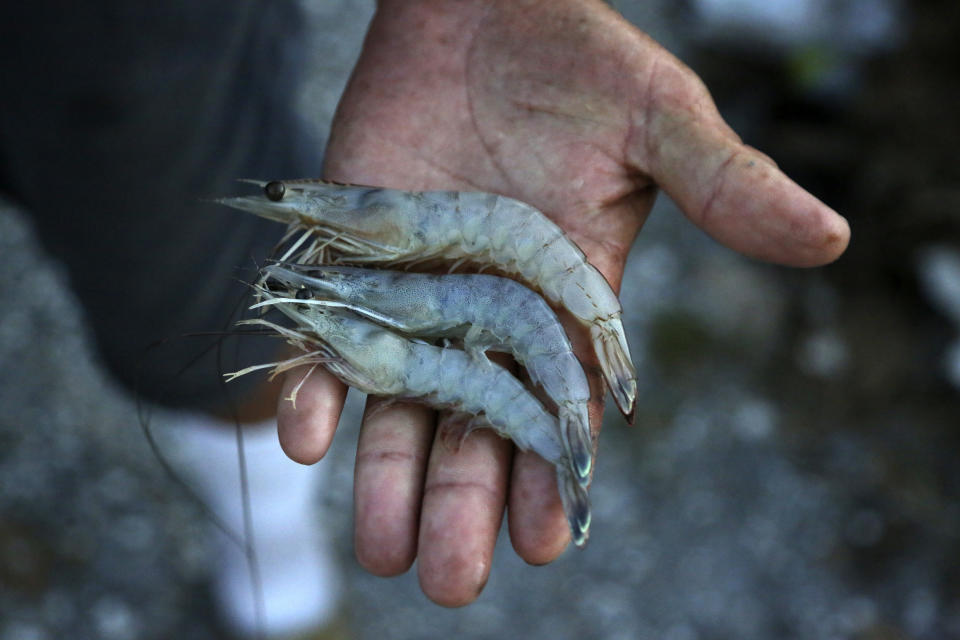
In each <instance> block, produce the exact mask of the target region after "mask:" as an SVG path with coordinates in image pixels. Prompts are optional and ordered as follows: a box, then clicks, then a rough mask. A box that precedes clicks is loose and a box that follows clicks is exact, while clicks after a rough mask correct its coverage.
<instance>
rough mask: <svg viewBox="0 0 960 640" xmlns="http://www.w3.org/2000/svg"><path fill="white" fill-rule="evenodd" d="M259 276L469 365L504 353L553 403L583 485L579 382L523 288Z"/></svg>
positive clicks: (278, 272) (341, 273)
mask: <svg viewBox="0 0 960 640" xmlns="http://www.w3.org/2000/svg"><path fill="white" fill-rule="evenodd" d="M262 273H263V275H264V277H265V282H266V284H267V286H268V287H269V285H270V281H271V280H273V281H276V282H278V283H281V284H282V285H285V286H286V287H289V288H291V289H300V288H301V287H302V288H304V289H301V290H303V291H306V292H307V293H308V294H309V295H311V296H313V297H314V298H316V300H315V302H316V303H317V304H320V305H327V306H329V305H331V304H332V305H336V306H342V307H346V308H348V309H350V310H351V311H354V312H355V313H358V314H360V315H362V316H364V317H366V318H368V319H370V320H373V321H374V322H377V323H379V324H381V325H384V326H386V327H389V328H391V329H394V330H396V331H400V332H402V333H404V334H407V335H413V336H418V337H424V336H434V337H448V338H449V337H456V338H463V340H464V348H465V349H466V351H467V353H469V354H470V355H472V356H473V357H474V358H478V359H481V360H486V356H485V355H484V352H485V351H487V350H495V351H506V352H509V353H512V354H513V356H514V357H515V358H516V359H517V361H518V362H519V363H520V364H522V365H524V367H526V369H527V373H528V374H529V375H530V378H531V380H533V382H534V383H537V384H540V385H541V386H542V387H543V389H544V391H546V393H547V395H548V396H549V397H550V399H551V400H553V401H554V402H555V403H556V405H557V414H558V418H559V420H560V435H561V437H562V438H563V441H564V446H565V447H566V449H567V453H568V454H569V456H570V458H571V459H572V460H573V462H574V470H575V472H576V474H577V479H578V481H579V482H580V484H581V485H582V486H586V485H587V484H588V483H589V482H590V467H591V463H592V459H593V455H592V452H593V447H592V441H591V437H590V421H589V417H588V415H587V401H588V400H589V399H590V387H589V385H588V383H587V377H586V375H585V374H584V372H583V367H582V366H581V365H580V361H579V360H577V357H576V356H575V355H574V354H573V349H572V348H571V346H570V341H569V340H568V339H567V334H566V333H564V331H563V327H562V326H561V325H560V321H559V320H558V319H557V315H556V314H555V313H554V312H553V309H551V308H550V305H548V304H547V303H546V301H544V299H543V298H541V297H540V296H538V295H537V294H536V293H534V292H533V291H531V290H530V289H528V288H527V287H525V286H523V285H522V284H520V283H519V282H516V281H514V280H510V279H509V278H501V277H499V276H490V275H479V274H462V275H442V276H438V275H431V274H425V273H408V272H405V271H381V270H373V269H360V268H357V267H339V266H309V265H288V264H280V265H271V266H268V267H265V268H264V269H263V270H262ZM275 300H276V299H274V300H270V301H266V302H265V303H263V304H268V303H270V302H274V301H275Z"/></svg>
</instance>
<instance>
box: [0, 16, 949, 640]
mask: <svg viewBox="0 0 960 640" xmlns="http://www.w3.org/2000/svg"><path fill="white" fill-rule="evenodd" d="M316 4H317V6H314V7H313V8H312V13H311V15H312V19H313V20H314V21H315V22H316V23H317V25H318V45H317V54H316V59H315V60H313V61H311V64H312V65H314V66H315V68H316V70H317V71H316V76H315V77H314V79H313V80H312V81H311V83H310V84H309V85H308V86H307V87H306V88H305V91H304V95H303V96H302V101H303V105H304V109H305V110H306V111H307V112H308V113H310V114H312V115H311V117H315V118H316V121H317V122H321V123H323V122H328V121H329V119H330V117H331V116H332V113H333V108H334V106H335V104H336V99H337V97H338V95H339V92H340V90H341V88H342V86H343V83H344V82H345V74H346V73H347V71H348V70H349V66H350V64H351V63H352V60H353V58H354V56H355V54H356V51H357V50H358V46H359V42H360V38H361V37H362V35H363V27H364V22H365V20H364V19H360V18H359V17H356V18H351V19H350V20H343V19H342V18H341V16H342V15H344V12H350V13H351V14H354V15H360V14H362V15H364V16H366V15H369V14H370V12H371V11H372V3H371V2H346V1H343V2H328V3H323V4H321V3H316ZM620 6H621V8H622V9H623V10H624V12H625V13H626V14H627V15H629V16H630V17H632V18H634V19H638V20H644V19H649V14H645V13H644V12H643V11H642V10H641V9H640V8H639V4H637V5H634V4H632V3H620ZM658 28H661V29H663V32H662V33H661V32H658ZM658 28H654V29H650V30H651V31H653V32H654V34H655V35H658V36H659V37H661V39H663V40H665V41H668V42H671V38H673V39H674V41H675V39H676V38H677V37H678V36H676V34H675V33H673V32H670V31H669V30H667V29H666V27H665V26H663V25H659V24H658ZM0 255H3V257H4V260H3V261H2V264H0V271H2V276H0V362H2V363H3V364H4V366H3V367H2V368H0V407H3V412H2V415H0V640H45V639H47V638H65V637H69V638H74V639H77V640H85V639H93V638H98V639H104V640H127V639H133V638H145V639H152V638H171V637H177V638H197V639H200V638H218V637H222V631H221V630H220V629H219V628H218V625H217V621H216V618H215V616H214V615H213V612H212V605H211V600H210V595H209V590H208V586H207V580H208V576H209V574H210V570H211V567H210V566H209V562H208V559H207V557H208V556H207V553H206V550H205V546H204V536H203V530H204V526H205V521H204V519H203V517H202V515H201V514H200V513H199V511H198V509H197V508H196V506H195V505H193V504H192V503H191V502H190V501H189V500H186V499H185V498H184V496H183V495H182V493H181V492H180V491H179V489H178V488H177V487H176V486H175V485H173V484H172V483H171V482H170V480H169V478H167V477H166V475H165V474H164V473H163V471H162V470H161V468H160V466H159V465H158V463H157V461H156V460H155V459H154V457H153V455H152V454H151V452H150V450H149V448H148V446H147V444H146V442H145V440H144V438H143V436H142V434H141V432H140V430H139V428H138V427H137V407H136V404H135V402H134V401H133V400H132V399H131V398H130V397H129V396H128V395H126V394H125V392H124V391H123V390H121V389H120V388H119V387H117V386H116V385H115V384H114V383H113V382H112V381H111V380H109V379H108V378H107V377H106V375H105V374H104V373H103V372H102V371H101V369H100V367H99V366H98V364H97V362H96V355H95V354H94V353H93V351H92V349H91V341H90V336H89V331H88V329H87V328H86V327H85V325H84V321H83V318H82V316H81V314H80V312H79V310H78V308H77V305H76V303H75V301H74V300H73V299H72V297H71V294H70V293H69V291H68V289H67V288H66V286H65V282H66V278H65V274H64V273H63V272H62V271H60V270H59V268H58V266H57V264H56V263H55V262H52V261H51V260H50V259H49V258H48V257H47V256H44V255H43V254H42V253H41V252H40V250H39V249H38V247H37V245H36V242H35V240H34V238H33V236H32V233H31V230H30V227H29V223H28V218H27V216H26V214H25V212H22V211H18V210H16V209H15V208H14V207H13V206H11V205H9V204H0ZM832 269H834V268H833V267H831V268H828V269H823V270H817V271H803V272H791V271H788V270H785V269H779V268H775V267H771V266H766V265H761V264H758V263H755V262H751V261H747V260H745V259H742V258H740V257H737V256H735V255H734V254H732V253H731V252H729V251H727V250H725V249H722V248H720V247H719V246H717V245H716V244H715V243H713V242H712V241H710V240H709V239H708V238H706V237H705V236H704V235H703V234H701V233H700V232H698V231H696V230H694V229H693V228H692V227H691V226H690V225H688V224H686V223H685V222H684V221H683V220H682V217H681V216H680V214H679V213H677V212H676V210H675V209H674V207H673V205H672V204H671V203H670V202H669V201H668V200H667V199H666V198H661V200H660V202H659V203H658V205H657V208H656V209H655V211H654V214H653V215H652V217H651V220H650V222H649V224H648V226H647V227H646V228H645V230H644V233H643V234H642V237H641V239H640V240H639V241H638V242H637V244H636V246H635V247H634V251H633V254H632V255H631V258H630V261H629V265H628V275H627V277H626V278H625V280H624V282H625V286H624V291H623V296H622V297H623V304H624V309H625V314H624V315H625V318H626V319H627V320H628V321H629V331H630V339H631V343H632V345H633V347H634V350H635V355H636V360H637V365H638V367H639V369H640V371H641V387H640V388H641V395H640V400H639V403H638V406H639V407H640V409H639V412H638V416H637V421H636V422H637V426H636V427H634V428H632V429H629V428H625V427H623V426H622V425H621V424H620V422H619V419H618V416H617V414H616V412H615V411H608V415H610V420H608V424H607V425H606V428H605V430H604V434H603V438H602V440H601V442H600V452H599V459H598V469H597V474H596V477H595V480H594V484H593V489H592V499H593V508H594V513H593V527H592V532H591V533H592V534H591V539H590V544H589V546H588V548H587V549H586V550H584V551H576V550H571V551H568V552H567V553H566V554H565V555H564V556H563V557H561V558H560V559H559V560H558V561H557V562H555V563H553V564H551V565H549V566H546V567H531V566H527V565H526V564H524V563H523V562H522V561H520V560H519V559H518V558H517V557H516V556H515V555H514V554H513V551H512V549H511V548H510V546H509V542H508V541H506V540H505V539H504V536H502V537H501V541H500V543H499V546H498V548H497V552H496V556H495V562H494V567H493V571H492V574H491V578H490V581H489V583H488V585H487V587H486V589H485V591H484V593H483V595H482V596H481V597H480V599H479V600H478V601H477V602H476V603H475V604H474V605H471V606H469V607H466V608H463V609H459V610H445V609H442V608H440V607H437V606H435V605H433V604H431V603H430V602H429V601H427V600H426V598H425V597H424V596H423V595H422V594H421V593H420V591H419V588H418V586H417V582H416V575H415V572H410V573H408V574H407V575H404V576H401V577H398V578H394V579H381V578H376V577H373V576H370V575H368V574H366V573H364V572H363V571H362V570H360V569H359V568H358V567H357V566H356V563H355V561H354V560H353V556H352V549H351V515H350V513H351V481H352V464H353V461H352V453H353V448H354V446H355V441H356V423H357V416H358V412H359V407H360V399H359V398H358V397H357V396H352V397H351V401H350V404H349V409H348V412H347V414H346V416H345V419H344V422H343V423H342V424H343V426H342V428H341V431H340V432H338V435H337V438H336V440H335V443H334V447H333V450H332V453H331V456H332V459H333V461H334V462H333V474H332V478H331V481H330V483H329V486H328V489H327V490H326V492H325V496H324V508H325V509H324V511H325V514H326V517H327V519H328V521H329V526H330V530H331V532H332V534H333V537H334V540H335V543H336V548H337V552H338V553H339V554H340V555H341V559H342V565H343V567H344V570H345V572H346V575H347V582H348V590H349V592H348V600H349V603H350V615H351V620H352V623H353V627H354V629H355V631H356V634H357V637H359V638H370V639H372V638H377V639H378V640H383V639H386V638H433V637H436V638H450V637H456V638H494V637H498V638H511V637H526V638H551V639H554V638H555V639H563V638H578V639H579V638H610V639H618V638H624V639H626V638H631V639H635V638H660V639H666V640H696V639H714V638H717V639H719V638H737V639H742V640H751V639H768V638H785V639H789V638H797V639H801V638H804V639H805V638H856V639H867V638H869V639H877V640H881V639H893V638H918V639H920V638H924V639H926V638H930V639H934V638H946V637H960V598H958V595H960V590H958V585H957V580H956V577H957V575H956V574H957V572H956V569H955V567H957V566H960V564H958V562H957V561H958V560H960V558H958V555H960V554H958V549H960V547H958V544H957V543H958V537H960V534H958V531H960V503H958V500H957V496H958V491H960V473H958V472H957V471H956V470H955V468H956V466H957V465H956V464H955V455H954V452H955V451H956V450H957V448H956V445H957V436H956V434H955V433H954V431H955V428H956V415H957V411H956V409H957V397H956V391H955V390H953V389H951V388H950V387H949V386H947V385H946V383H944V382H943V381H942V379H941V378H940V377H939V375H938V374H937V373H936V371H935V369H936V366H935V364H932V363H933V362H934V360H933V359H927V360H924V359H922V358H921V359H919V360H918V359H917V358H918V357H919V356H917V353H916V350H908V349H906V348H900V347H898V345H904V344H909V345H913V344H915V343H916V341H917V340H919V337H918V336H917V335H916V333H917V332H918V331H921V330H923V329H924V328H925V327H927V326H930V327H934V328H936V330H933V331H930V332H929V333H930V335H931V336H932V337H931V342H929V344H928V343H927V342H923V341H920V343H921V344H928V346H929V347H930V349H931V350H935V348H936V345H937V344H938V343H937V342H936V340H935V338H936V336H937V335H939V333H938V331H939V332H941V333H942V332H947V333H949V330H948V329H947V328H945V327H946V325H945V324H944V323H942V322H938V321H937V320H936V317H935V314H933V312H931V311H929V310H927V311H925V312H924V314H926V315H924V314H921V313H920V312H917V314H915V315H909V314H908V315H906V316H904V314H903V313H902V312H901V311H900V309H901V308H902V306H903V305H900V306H897V305H895V304H894V303H893V302H891V301H890V298H888V297H887V296H888V293H889V291H887V290H876V291H873V294H872V295H868V294H870V292H869V291H868V292H862V291H861V295H860V296H859V297H857V298H856V299H855V300H856V302H857V304H852V303H850V302H849V301H848V298H847V293H848V290H847V289H846V288H845V286H846V285H845V282H846V280H845V279H844V277H843V272H842V271H837V270H832ZM38 292H42V293H43V295H42V296H38V295H37V293H38ZM871 301H872V302H871ZM907 302H908V303H909V304H911V305H914V304H915V303H916V301H915V300H914V299H913V298H910V297H909V296H907ZM916 304H919V303H916ZM911 308H914V307H911ZM917 318H922V319H925V320H924V322H929V323H930V324H929V325H927V324H922V323H921V324H917V322H918V321H917ZM930 318H933V319H930ZM918 327H919V328H918ZM921 355H922V354H921ZM168 420H169V416H167V415H165V414H164V413H163V412H155V413H154V415H153V421H154V424H155V425H156V427H157V428H159V429H162V426H163V424H164V423H165V421H168Z"/></svg>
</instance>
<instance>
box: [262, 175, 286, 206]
mask: <svg viewBox="0 0 960 640" xmlns="http://www.w3.org/2000/svg"><path fill="white" fill-rule="evenodd" d="M286 190H287V188H286V187H284V186H283V183H282V182H280V181H279V180H271V181H270V182H268V183H267V184H266V185H264V187H263V193H264V195H265V196H267V199H269V200H273V201H274V202H278V201H280V200H282V199H283V194H284V193H285V192H286Z"/></svg>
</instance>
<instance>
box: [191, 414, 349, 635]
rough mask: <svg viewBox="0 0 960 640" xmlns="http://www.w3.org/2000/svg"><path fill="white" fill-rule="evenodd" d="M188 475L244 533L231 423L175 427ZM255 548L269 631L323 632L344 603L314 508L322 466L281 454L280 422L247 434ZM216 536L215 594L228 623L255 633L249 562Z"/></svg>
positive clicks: (205, 421) (202, 421)
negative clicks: (321, 628) (278, 424)
mask: <svg viewBox="0 0 960 640" xmlns="http://www.w3.org/2000/svg"><path fill="white" fill-rule="evenodd" d="M172 431H173V437H174V439H175V440H176V442H177V444H178V446H179V448H180V449H181V459H182V461H183V462H182V463H183V465H184V466H185V467H186V468H185V471H187V473H188V474H189V475H190V476H191V479H192V480H193V482H194V483H195V485H196V488H197V490H198V491H199V492H200V494H201V496H202V497H203V498H204V499H205V500H206V501H207V504H208V505H209V506H210V507H211V508H212V509H213V511H214V512H215V513H216V514H217V515H218V516H219V517H221V518H222V519H223V520H224V521H225V522H226V523H227V524H228V525H229V526H230V528H231V529H232V530H233V531H235V532H237V534H239V535H241V536H242V535H243V502H242V499H241V489H240V471H239V463H238V456H237V441H236V434H235V429H234V426H233V425H230V424H227V423H223V422H220V421H218V420H215V419H213V418H210V417H207V416H203V415H196V414H188V415H185V416H183V419H182V421H181V422H180V423H179V424H177V425H174V426H173V428H172ZM243 436H244V451H245V452H246V464H247V476H248V478H249V484H250V505H251V510H252V521H253V533H254V539H255V540H256V544H255V548H256V553H257V560H258V564H259V568H260V574H261V580H262V596H263V603H264V614H265V616H264V629H263V630H264V632H265V633H266V634H267V635H268V636H274V635H286V634H291V633H297V632H300V631H304V630H307V629H311V628H314V627H318V626H322V625H323V624H325V623H326V622H328V621H329V620H330V619H331V617H332V616H333V615H334V613H335V610H336V608H337V605H338V599H339V592H340V580H339V575H338V570H337V567H336V565H335V562H334V558H333V554H332V552H331V550H330V545H329V542H328V541H327V539H326V537H325V535H324V531H323V527H322V522H321V520H320V515H319V513H318V511H319V510H318V508H317V504H316V500H315V497H316V489H317V487H318V485H319V483H320V481H321V480H322V478H323V476H324V475H325V473H324V468H323V467H324V464H323V462H322V461H321V462H320V463H318V464H316V465H312V466H304V465H301V464H298V463H296V462H293V461H292V460H290V459H289V458H287V457H286V455H285V454H284V453H283V451H282V450H281V449H280V444H279V442H278V440H277V429H276V424H275V422H273V421H271V422H269V423H264V424H258V425H245V427H244V429H243ZM211 530H212V531H215V536H216V538H215V539H216V547H217V552H218V559H217V561H216V564H215V567H216V569H215V576H214V589H215V595H216V598H217V601H218V603H219V604H220V608H221V613H222V615H223V618H224V621H225V622H226V623H227V624H228V625H229V626H230V627H231V628H232V630H233V631H234V632H236V633H238V634H242V635H250V636H252V635H255V634H256V633H257V632H258V628H257V624H258V623H257V613H256V611H257V608H256V600H255V596H254V589H253V583H252V580H251V575H250V570H249V567H248V563H247V559H246V556H245V555H244V552H243V550H242V549H240V548H238V546H237V545H236V544H235V543H234V542H232V541H230V540H229V539H228V538H227V536H226V535H224V534H223V533H221V532H220V531H219V530H216V529H215V528H214V527H213V526H212V525H211Z"/></svg>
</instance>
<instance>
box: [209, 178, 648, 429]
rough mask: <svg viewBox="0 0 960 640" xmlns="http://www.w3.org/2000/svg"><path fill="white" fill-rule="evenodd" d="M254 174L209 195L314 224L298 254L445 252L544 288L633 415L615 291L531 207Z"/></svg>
mask: <svg viewBox="0 0 960 640" xmlns="http://www.w3.org/2000/svg"><path fill="white" fill-rule="evenodd" d="M251 182H253V183H255V184H258V185H260V186H262V187H263V189H264V195H261V196H243V197H236V198H219V199H217V200H216V201H217V202H220V203H222V204H225V205H228V206H231V207H234V208H237V209H242V210H244V211H250V212H252V213H255V214H257V215H259V216H262V217H265V218H269V219H271V220H277V221H280V222H285V223H288V224H290V225H291V228H292V229H297V228H302V229H306V230H308V231H310V232H312V233H314V234H316V236H318V238H317V240H316V241H315V243H314V244H313V245H312V246H311V247H309V248H307V249H306V250H304V251H303V252H301V253H300V254H299V257H298V261H300V262H311V261H316V260H317V257H318V256H320V255H325V254H326V252H328V251H329V252H331V253H332V254H333V255H334V260H333V261H334V262H337V263H352V264H379V265H387V266H389V265H405V266H407V267H409V266H411V265H413V264H416V263H428V262H431V261H444V262H452V264H453V266H452V267H451V271H452V270H453V269H455V268H456V267H458V266H459V265H460V264H463V263H471V264H473V265H479V266H480V268H481V269H485V268H494V269H496V270H498V271H500V272H502V273H505V274H507V275H510V276H515V277H517V278H518V279H519V280H522V281H523V282H525V283H526V284H528V285H530V286H531V287H533V288H535V289H537V290H539V291H541V292H542V293H543V295H544V296H545V297H546V298H547V299H548V300H550V301H551V302H553V303H555V304H557V305H559V306H561V307H563V308H565V309H567V310H568V311H569V312H570V313H572V314H573V316H574V317H576V318H577V319H578V320H579V321H580V322H581V323H583V324H585V325H587V326H588V327H589V329H590V336H591V339H592V341H593V347H594V350H595V351H596V354H597V358H598V359H599V361H600V368H601V371H602V373H603V376H604V379H605V380H606V382H607V386H608V388H609V389H610V391H611V393H612V395H613V398H614V400H615V401H616V403H617V406H618V407H619V408H620V411H621V412H623V414H624V415H625V416H626V417H627V419H628V420H632V417H633V409H634V401H635V399H636V395H637V376H636V370H635V369H634V367H633V362H632V361H631V359H630V349H629V347H628V346H627V338H626V335H625V333H624V330H623V322H622V320H621V317H620V316H621V308H620V301H619V300H617V296H616V294H614V293H613V290H612V289H611V288H610V285H609V284H608V283H607V281H606V280H605V279H604V277H603V276H602V275H601V274H600V272H599V271H597V269H596V268H595V267H594V266H593V265H591V264H590V263H589V262H587V259H586V256H584V254H583V252H582V251H581V250H580V249H579V248H578V247H577V246H576V245H575V244H574V243H573V242H572V241H571V240H570V239H569V238H567V236H566V234H564V232H563V230H562V229H560V227H558V226H557V225H556V224H554V223H553V222H552V221H551V220H550V219H549V218H547V217H546V216H545V215H543V213H541V212H540V211H538V210H537V209H534V208H533V207H531V206H530V205H527V204H524V203H523V202H520V201H518V200H514V199H512V198H507V197H504V196H500V195H496V194H492V193H479V192H473V193H471V192H458V191H423V192H416V191H399V190H395V189H383V188H378V187H363V186H350V185H340V184H334V183H329V182H322V181H311V180H288V181H272V182H259V181H251Z"/></svg>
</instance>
